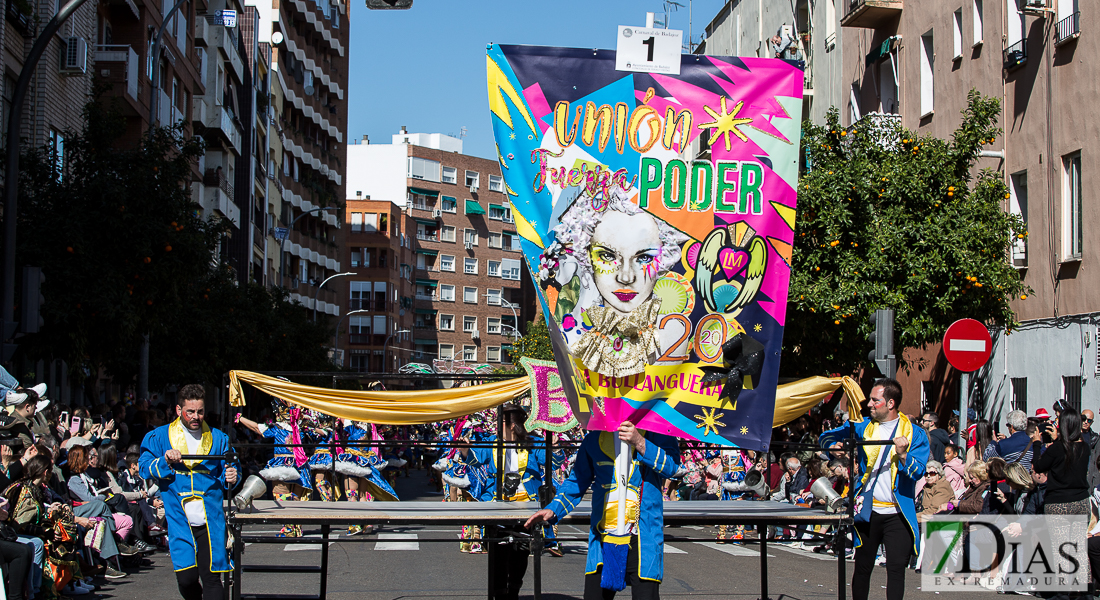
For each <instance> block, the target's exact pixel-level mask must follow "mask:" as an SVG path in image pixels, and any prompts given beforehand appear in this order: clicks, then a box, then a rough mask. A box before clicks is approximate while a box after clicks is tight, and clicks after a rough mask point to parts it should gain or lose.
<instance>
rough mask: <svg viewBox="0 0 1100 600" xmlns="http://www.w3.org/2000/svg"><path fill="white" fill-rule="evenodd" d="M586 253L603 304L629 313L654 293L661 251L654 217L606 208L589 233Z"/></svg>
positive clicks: (658, 232)
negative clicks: (594, 227) (589, 241)
mask: <svg viewBox="0 0 1100 600" xmlns="http://www.w3.org/2000/svg"><path fill="white" fill-rule="evenodd" d="M588 254H589V260H590V261H591V263H592V278H593V279H594V280H595V282H596V289H597V290H599V292H600V296H601V297H602V298H603V301H604V304H605V305H606V306H610V307H611V308H614V309H615V310H617V311H619V312H622V313H629V312H630V311H632V310H634V309H635V308H638V306H640V305H641V304H642V303H643V302H645V301H646V300H648V299H649V298H650V296H651V295H652V294H653V284H654V283H656V281H657V271H658V266H659V263H660V261H659V258H660V254H661V238H660V231H659V230H658V228H657V222H656V221H655V220H654V219H653V217H651V216H649V215H648V214H646V213H642V212H639V213H637V214H633V215H628V214H626V213H622V212H619V211H614V210H609V211H607V213H606V215H605V216H604V218H603V220H602V221H600V224H599V225H597V226H596V229H595V231H593V233H592V242H591V244H590V245H589V248H588Z"/></svg>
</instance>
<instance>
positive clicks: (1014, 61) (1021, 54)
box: [1004, 40, 1027, 71]
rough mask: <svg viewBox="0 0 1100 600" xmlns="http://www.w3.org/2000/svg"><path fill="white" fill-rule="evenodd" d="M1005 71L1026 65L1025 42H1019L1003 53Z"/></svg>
mask: <svg viewBox="0 0 1100 600" xmlns="http://www.w3.org/2000/svg"><path fill="white" fill-rule="evenodd" d="M1004 59H1005V70H1006V71H1012V70H1014V69H1018V68H1020V67H1022V66H1024V65H1026V64H1027V40H1020V41H1018V42H1016V43H1015V44H1012V45H1011V46H1009V47H1008V48H1005V51H1004Z"/></svg>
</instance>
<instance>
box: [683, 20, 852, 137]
mask: <svg viewBox="0 0 1100 600" xmlns="http://www.w3.org/2000/svg"><path fill="white" fill-rule="evenodd" d="M846 1H847V0H795V1H794V2H727V3H724V4H723V5H722V8H721V9H719V11H718V14H716V15H715V16H714V18H712V19H711V21H710V23H708V24H707V26H706V28H705V30H704V31H705V33H704V36H703V42H702V43H701V44H700V45H699V46H698V47H697V48H696V50H695V52H696V53H697V54H707V55H710V56H754V57H759V58H783V59H786V60H790V61H794V62H795V63H796V64H800V65H802V66H803V68H804V70H805V78H804V84H805V96H804V98H803V102H802V113H803V119H809V120H811V121H813V122H815V123H820V122H823V121H824V119H825V114H826V113H827V112H828V110H829V108H831V107H833V106H842V105H843V102H844V100H845V98H846V96H843V95H842V93H841V90H842V86H839V85H835V83H836V81H837V80H838V77H839V74H840V72H841V65H842V64H843V62H842V53H843V46H842V44H841V43H840V18H841V16H843V14H842V12H840V11H838V10H837V5H838V4H843V3H845V2H846Z"/></svg>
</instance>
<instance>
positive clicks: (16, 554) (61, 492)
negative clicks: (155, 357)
mask: <svg viewBox="0 0 1100 600" xmlns="http://www.w3.org/2000/svg"><path fill="white" fill-rule="evenodd" d="M0 398H2V399H3V402H4V410H2V411H0V490H2V493H0V568H2V570H3V577H4V591H5V592H6V597H7V598H9V599H19V600H22V599H47V600H53V599H57V598H66V597H79V596H82V595H86V594H90V593H91V592H93V591H94V590H95V589H96V588H97V587H98V586H99V585H101V584H102V583H103V581H102V579H122V578H126V577H128V574H127V572H128V571H131V572H132V571H134V570H135V569H136V568H137V567H139V566H141V565H142V564H143V563H144V564H150V563H149V561H147V560H145V557H146V556H148V555H150V554H152V553H155V552H158V551H166V550H167V545H166V539H165V522H164V504H163V502H162V500H161V498H160V491H159V490H158V489H157V486H156V485H154V484H151V483H150V482H147V481H145V480H143V479H142V478H141V476H140V474H139V473H138V458H139V455H140V451H141V450H140V446H141V441H142V439H143V438H144V436H145V434H146V433H148V432H149V431H151V430H152V429H153V428H155V427H157V426H159V425H163V424H165V423H167V418H168V415H169V414H170V412H169V411H170V410H171V407H170V406H168V405H160V404H157V403H156V398H155V397H154V403H153V404H150V403H149V402H148V401H145V400H137V401H133V400H130V399H126V400H123V401H117V400H116V401H112V402H110V403H103V404H98V405H96V406H93V407H91V408H90V409H89V408H87V407H82V406H81V407H70V406H66V405H62V404H58V403H56V402H51V401H50V400H49V399H47V397H46V386H45V384H39V385H37V386H34V387H32V388H22V387H19V386H18V384H17V382H15V380H14V379H13V378H11V376H10V375H8V374H7V373H6V372H2V373H0Z"/></svg>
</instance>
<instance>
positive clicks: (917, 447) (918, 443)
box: [819, 415, 929, 554]
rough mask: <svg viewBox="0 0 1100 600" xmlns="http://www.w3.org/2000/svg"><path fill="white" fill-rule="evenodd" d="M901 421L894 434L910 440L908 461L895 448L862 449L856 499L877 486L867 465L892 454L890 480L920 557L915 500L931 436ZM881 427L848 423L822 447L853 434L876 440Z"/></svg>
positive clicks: (870, 422) (866, 421)
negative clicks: (880, 455) (887, 454)
mask: <svg viewBox="0 0 1100 600" xmlns="http://www.w3.org/2000/svg"><path fill="white" fill-rule="evenodd" d="M898 419H899V420H898V428H897V432H896V433H894V437H899V436H901V437H904V438H906V439H907V440H909V450H908V452H906V454H905V460H904V461H901V460H899V459H898V457H897V453H896V452H895V451H894V450H895V448H894V446H860V447H859V457H858V458H859V472H860V473H862V476H861V477H860V480H859V481H858V482H856V491H855V495H856V496H857V497H858V496H859V495H860V494H861V493H863V491H864V490H865V489H866V488H865V487H864V486H866V485H874V482H873V481H872V482H868V481H867V479H868V478H869V477H870V473H869V472H868V465H875V464H877V463H878V460H879V453H880V452H883V451H889V452H890V456H889V459H888V460H889V461H890V478H891V480H892V481H893V482H894V503H895V505H896V506H897V509H898V512H899V513H901V516H902V518H903V519H904V520H905V524H906V525H907V526H908V527H909V531H910V533H912V534H913V552H915V553H917V554H920V526H919V525H918V524H917V509H916V502H915V500H914V498H915V496H916V494H915V491H916V485H917V481H920V479H921V478H922V477H924V471H925V468H926V467H927V466H928V460H929V457H928V456H929V449H928V433H927V432H926V431H925V430H924V429H922V428H920V427H915V426H914V425H913V423H912V422H911V421H910V420H909V417H906V416H905V415H898ZM879 427H881V424H880V423H877V422H876V421H874V420H872V419H864V420H863V421H860V422H859V423H853V422H851V421H849V422H848V423H845V424H844V425H842V426H840V427H837V428H836V429H832V430H829V431H826V432H825V433H823V434H821V437H820V439H819V443H820V444H821V446H822V447H825V448H828V447H829V446H830V445H832V444H834V443H836V442H839V441H842V440H845V439H847V438H848V437H849V436H851V435H853V434H854V436H855V437H856V438H861V439H864V440H873V439H875V435H876V431H877V430H878V428H879ZM853 531H855V543H856V547H859V546H862V545H863V540H861V539H860V537H859V529H853Z"/></svg>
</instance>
